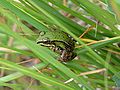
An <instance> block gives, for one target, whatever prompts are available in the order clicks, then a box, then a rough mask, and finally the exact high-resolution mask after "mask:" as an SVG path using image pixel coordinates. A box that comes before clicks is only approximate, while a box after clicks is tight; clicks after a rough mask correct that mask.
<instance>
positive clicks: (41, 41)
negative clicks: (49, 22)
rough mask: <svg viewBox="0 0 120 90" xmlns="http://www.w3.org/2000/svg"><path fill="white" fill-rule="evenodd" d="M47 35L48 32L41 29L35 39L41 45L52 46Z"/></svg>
mask: <svg viewBox="0 0 120 90" xmlns="http://www.w3.org/2000/svg"><path fill="white" fill-rule="evenodd" d="M48 35H49V34H48V32H44V31H41V32H40V35H39V37H38V39H37V41H36V42H37V44H40V45H41V46H46V47H49V46H52V44H51V41H50V39H49V36H48Z"/></svg>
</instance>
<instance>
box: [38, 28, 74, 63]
mask: <svg viewBox="0 0 120 90" xmlns="http://www.w3.org/2000/svg"><path fill="white" fill-rule="evenodd" d="M36 42H37V44H40V45H41V46H45V47H49V48H50V49H52V50H53V51H54V52H57V53H59V54H60V57H58V61H60V62H67V61H70V60H72V59H74V58H75V57H76V53H75V52H74V48H75V40H74V39H73V38H72V37H71V36H70V35H69V34H67V33H66V32H63V31H61V30H54V31H41V32H40V34H39V37H38V38H37V40H36Z"/></svg>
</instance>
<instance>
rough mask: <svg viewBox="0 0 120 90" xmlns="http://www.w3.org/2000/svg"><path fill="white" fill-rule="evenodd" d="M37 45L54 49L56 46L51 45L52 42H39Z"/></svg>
mask: <svg viewBox="0 0 120 90" xmlns="http://www.w3.org/2000/svg"><path fill="white" fill-rule="evenodd" d="M37 44H40V45H41V46H46V47H54V46H55V44H54V43H51V42H50V41H38V42H37Z"/></svg>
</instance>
